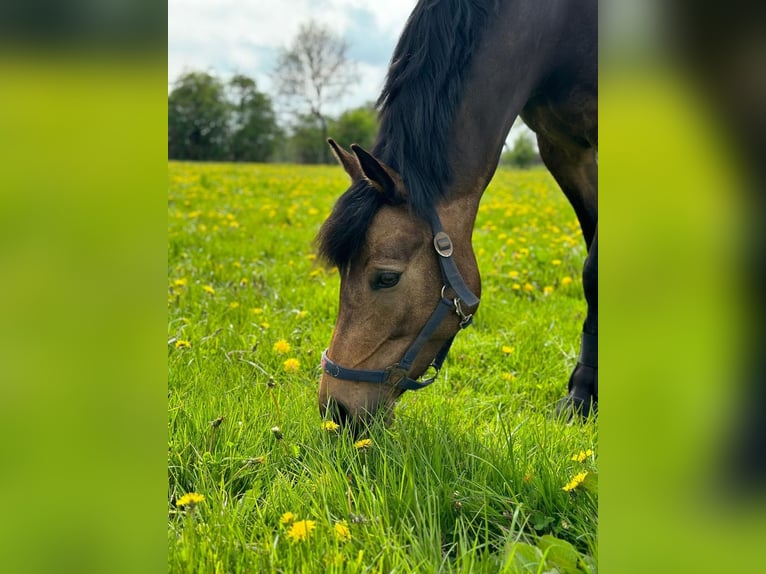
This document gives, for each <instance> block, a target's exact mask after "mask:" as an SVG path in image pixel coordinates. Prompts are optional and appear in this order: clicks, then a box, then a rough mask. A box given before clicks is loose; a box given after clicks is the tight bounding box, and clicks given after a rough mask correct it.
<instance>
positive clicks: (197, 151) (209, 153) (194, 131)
mask: <svg viewBox="0 0 766 574" xmlns="http://www.w3.org/2000/svg"><path fill="white" fill-rule="evenodd" d="M228 121H229V104H228V102H227V101H226V96H225V92H224V86H223V84H222V83H221V82H220V81H219V80H218V79H217V78H215V77H214V76H212V75H210V74H208V73H206V72H187V73H185V74H182V75H181V76H180V77H179V78H178V80H176V82H175V85H174V87H173V90H172V91H171V93H170V95H169V96H168V157H169V158H171V159H190V160H220V159H224V158H225V157H226V147H227V135H228Z"/></svg>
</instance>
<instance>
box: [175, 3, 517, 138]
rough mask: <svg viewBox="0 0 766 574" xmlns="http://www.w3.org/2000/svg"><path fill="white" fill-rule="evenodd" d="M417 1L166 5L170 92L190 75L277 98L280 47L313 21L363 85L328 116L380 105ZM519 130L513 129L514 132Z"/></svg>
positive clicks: (329, 110) (331, 110)
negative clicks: (235, 81)
mask: <svg viewBox="0 0 766 574" xmlns="http://www.w3.org/2000/svg"><path fill="white" fill-rule="evenodd" d="M415 4H416V0H374V1H373V0H289V2H277V1H275V0H168V89H169V90H170V89H171V88H172V84H173V81H174V80H175V79H176V78H178V76H179V75H180V74H181V73H182V72H184V71H185V70H202V71H208V72H211V73H215V74H217V75H218V76H219V77H221V78H223V79H226V78H228V77H230V76H231V75H233V74H235V73H240V74H245V75H247V76H250V77H251V78H254V79H255V81H256V83H257V85H258V89H260V90H261V91H264V92H266V93H271V87H272V83H271V77H270V76H271V72H272V71H273V69H274V64H275V62H276V56H277V53H278V51H279V49H280V48H285V47H288V46H289V44H290V43H291V41H292V39H293V38H294V37H295V35H296V34H297V32H298V29H299V27H300V25H301V24H303V23H305V22H307V21H309V20H310V19H314V20H317V21H319V22H320V23H322V24H324V25H326V26H328V27H329V28H330V29H331V30H333V31H334V32H335V33H337V34H338V35H340V36H342V37H343V38H345V39H346V41H347V42H348V44H349V57H350V58H351V59H353V60H355V61H356V62H357V71H358V74H359V81H358V82H357V83H356V85H354V86H352V87H351V88H350V89H349V92H348V94H347V96H346V97H345V98H343V99H342V100H341V101H339V102H337V104H336V105H335V106H333V107H332V108H328V110H327V111H328V112H330V113H338V112H340V111H342V110H344V109H348V108H350V107H355V106H360V105H362V104H364V103H365V102H369V101H374V100H376V99H377V97H378V94H379V93H380V91H381V89H382V87H383V81H384V79H385V75H386V70H387V68H388V63H389V61H390V59H391V54H392V53H393V51H394V47H395V46H396V41H397V39H398V38H399V34H400V33H401V31H402V30H403V28H404V24H405V22H406V21H407V17H408V16H409V14H410V12H411V11H412V9H413V7H414V6H415ZM515 131H516V130H514V133H515Z"/></svg>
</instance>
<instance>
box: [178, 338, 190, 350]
mask: <svg viewBox="0 0 766 574" xmlns="http://www.w3.org/2000/svg"><path fill="white" fill-rule="evenodd" d="M189 347H191V343H190V342H189V341H184V340H183V339H178V341H176V349H188V348H189Z"/></svg>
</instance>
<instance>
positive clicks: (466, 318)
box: [441, 285, 473, 329]
mask: <svg viewBox="0 0 766 574" xmlns="http://www.w3.org/2000/svg"><path fill="white" fill-rule="evenodd" d="M446 288H447V286H446V285H443V286H442V292H441V296H442V299H446V297H445V296H444V290H445V289H446ZM460 303H462V301H461V300H460V297H455V298H454V299H452V305H453V306H454V307H455V314H456V315H457V316H458V317H460V328H461V329H465V328H466V327H467V326H468V325H470V323H471V319H472V318H473V313H469V314H468V315H466V314H465V312H464V311H463V306H462V305H461V304H460Z"/></svg>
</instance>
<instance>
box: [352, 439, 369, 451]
mask: <svg viewBox="0 0 766 574" xmlns="http://www.w3.org/2000/svg"><path fill="white" fill-rule="evenodd" d="M371 446H372V439H369V438H363V439H362V440H358V441H356V442H355V443H354V447H355V448H357V449H358V450H361V449H363V448H369V447H371Z"/></svg>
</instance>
